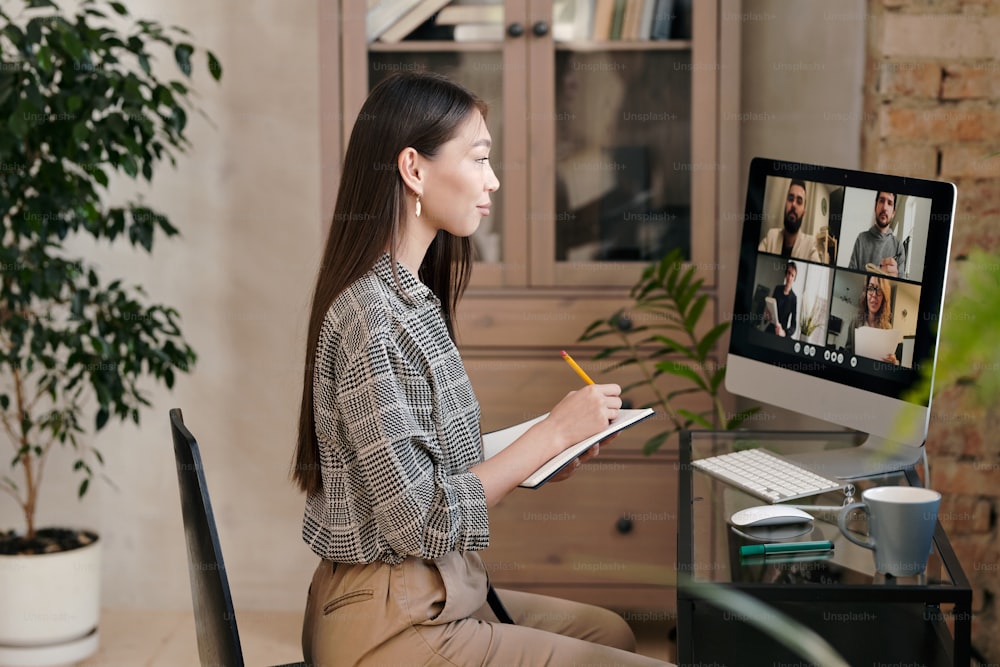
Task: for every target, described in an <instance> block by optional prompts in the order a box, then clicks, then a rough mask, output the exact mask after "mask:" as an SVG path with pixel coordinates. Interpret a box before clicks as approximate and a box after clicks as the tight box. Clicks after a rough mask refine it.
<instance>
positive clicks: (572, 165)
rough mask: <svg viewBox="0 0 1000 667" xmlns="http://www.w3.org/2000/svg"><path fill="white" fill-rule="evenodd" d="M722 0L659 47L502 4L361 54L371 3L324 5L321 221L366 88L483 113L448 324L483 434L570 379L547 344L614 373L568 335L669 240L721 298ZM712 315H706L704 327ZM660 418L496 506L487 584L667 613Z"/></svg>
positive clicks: (537, 406) (667, 476)
mask: <svg viewBox="0 0 1000 667" xmlns="http://www.w3.org/2000/svg"><path fill="white" fill-rule="evenodd" d="M723 3H724V0H719V2H718V3H717V2H712V1H705V2H702V1H701V0H699V1H698V2H694V3H691V2H684V1H683V0H677V1H676V2H675V3H674V7H675V8H678V9H675V20H677V21H678V25H679V26H686V27H682V28H679V29H676V30H675V31H674V33H673V34H672V38H670V39H663V40H655V41H654V40H650V39H632V40H626V39H617V40H610V39H596V40H595V39H593V34H591V33H588V32H580V31H579V28H577V32H572V28H566V26H561V25H559V24H560V23H561V19H560V16H559V15H558V14H555V15H554V7H553V4H554V3H553V1H552V0H530V1H529V0H506V1H504V2H503V3H502V7H503V22H502V24H501V25H502V30H500V31H499V32H498V34H497V35H496V38H495V39H494V40H492V41H461V40H456V39H454V38H453V34H452V33H449V32H448V31H447V29H437V28H435V27H434V26H433V24H431V23H427V24H425V25H423V26H422V28H421V29H420V31H419V33H415V34H413V35H411V36H410V37H408V38H405V39H402V40H400V41H394V42H384V41H380V40H375V41H371V42H369V41H368V40H367V38H366V32H365V26H366V12H367V11H368V7H369V6H370V4H371V3H370V2H368V1H367V0H341V2H339V3H338V2H335V1H333V0H321V9H320V29H321V40H320V57H321V67H320V72H321V77H322V82H321V104H322V109H321V112H322V115H321V119H322V132H323V147H322V150H323V158H322V160H323V188H324V192H323V197H324V206H326V207H327V209H326V210H327V211H332V206H333V197H334V193H335V188H336V183H337V179H338V177H339V159H338V158H339V156H341V155H342V153H343V149H344V147H345V145H346V141H347V137H348V135H349V132H350V128H351V126H352V124H353V121H354V119H355V118H356V117H357V114H358V111H359V109H360V107H361V104H362V102H363V101H364V99H365V96H366V95H367V93H368V91H369V89H370V87H371V86H372V85H374V83H375V82H376V81H377V80H379V79H381V78H383V77H384V76H385V75H387V74H389V73H392V72H395V71H399V70H413V69H423V68H426V69H430V70H434V71H438V72H441V73H444V74H446V75H448V76H450V77H452V78H454V79H456V80H458V81H460V82H462V83H464V84H466V85H467V86H469V87H470V88H471V89H472V90H474V91H475V92H476V93H477V94H479V95H480V96H482V97H484V98H485V99H486V100H487V102H488V103H489V104H490V107H491V110H490V116H489V118H488V119H487V123H488V125H489V127H490V132H491V134H492V135H493V139H494V149H493V150H492V151H491V156H490V160H491V163H492V164H493V167H494V170H495V171H496V173H497V176H498V178H499V179H500V182H501V187H500V190H499V191H498V192H497V193H496V195H495V196H494V212H493V214H492V215H491V216H490V217H489V218H487V219H486V220H484V223H483V225H482V227H481V228H480V229H479V230H478V231H477V232H476V234H475V235H474V237H473V240H474V242H475V245H476V248H477V251H478V255H479V259H480V261H478V262H477V264H476V267H475V270H474V275H473V285H472V287H471V288H470V290H469V291H468V293H467V295H466V297H465V300H464V301H463V303H462V305H461V307H460V310H459V312H458V314H457V317H458V332H459V344H460V347H461V349H462V353H463V358H464V359H465V361H466V366H467V369H468V372H469V375H470V377H471V378H472V382H473V384H474V386H475V388H476V391H477V395H478V397H479V399H480V403H481V404H482V408H483V427H484V429H486V430H492V429H495V428H500V427H503V426H507V425H510V424H511V423H514V422H517V421H522V420H524V419H527V418H529V417H532V416H536V415H537V414H539V413H541V412H544V411H546V410H548V409H549V408H550V407H551V406H552V405H553V404H554V403H555V402H556V401H558V400H559V399H560V398H561V397H562V396H563V395H564V394H565V393H566V392H567V391H569V390H571V389H573V388H575V387H576V386H577V384H578V382H579V380H578V379H577V377H576V376H575V375H574V374H573V373H572V371H571V370H570V369H569V368H568V367H566V365H565V363H564V362H562V360H561V359H560V358H559V350H560V349H568V350H570V351H571V352H573V353H574V356H576V358H577V360H578V361H579V362H581V364H582V365H584V366H585V367H587V368H588V370H591V371H593V373H592V375H594V376H595V378H596V379H598V381H605V380H614V381H619V379H620V380H621V381H626V380H627V379H628V378H627V376H625V375H621V374H619V375H618V376H613V375H608V374H606V373H604V372H603V369H602V367H601V365H599V364H596V363H594V362H591V360H590V359H591V357H592V355H593V353H594V352H595V351H596V349H597V348H596V347H593V346H592V347H590V348H588V347H584V346H579V345H577V344H576V340H577V339H578V337H579V336H580V334H581V333H582V332H583V331H584V329H585V328H586V327H587V325H589V324H590V323H591V322H592V321H594V320H595V319H597V318H601V317H606V316H608V315H610V314H611V313H612V312H614V311H615V310H616V309H617V308H619V307H620V306H621V305H622V304H623V303H624V302H625V300H626V298H627V294H628V287H630V286H631V285H632V284H634V282H635V281H636V279H637V278H638V276H639V274H640V272H641V270H642V269H643V268H644V267H645V266H646V265H648V264H649V263H650V262H652V261H653V260H656V259H658V258H659V257H661V256H662V255H663V254H664V253H665V252H667V251H669V250H670V249H671V248H673V247H678V246H679V247H681V248H683V250H684V252H685V254H686V256H687V257H688V258H689V260H690V261H691V262H692V263H693V264H694V265H695V266H696V267H697V268H698V270H699V275H700V277H701V278H703V279H704V281H705V289H706V290H707V291H708V292H709V293H710V294H712V295H713V296H714V295H715V290H716V286H717V281H716V276H717V273H718V272H717V267H718V250H717V245H718V243H717V239H718V234H719V224H718V222H717V221H718V220H719V218H720V204H719V202H720V198H719V186H720V181H722V180H725V177H726V174H725V173H724V169H722V168H720V166H719V165H720V164H721V161H720V157H719V137H720V112H719V108H720V105H719V96H720V89H721V87H722V86H724V85H731V84H730V83H729V82H728V81H727V80H726V77H724V76H723V74H724V68H723V67H722V66H721V65H720V60H719V55H718V54H719V52H720V46H721V44H720V42H721V39H720V37H719V35H720V31H721V32H723V33H724V32H725V30H724V29H723V28H724V26H723V25H722V24H723V18H722V10H721V7H722V4H723ZM555 4H556V8H555V11H557V12H558V11H561V9H560V7H561V6H562V5H560V4H559V1H558V0H557V1H556V3H555ZM593 4H597V3H593ZM601 4H604V3H601ZM612 4H613V3H612ZM635 4H638V5H641V4H643V3H642V2H641V0H637V3H635ZM684 12H687V14H686V15H685V13H684ZM566 30H569V32H566ZM588 30H589V28H588ZM553 33H555V36H554V34H553ZM417 37H421V38H419V39H418V38H417ZM733 150H735V149H733ZM715 311H716V309H708V311H706V316H705V318H704V322H703V324H704V325H705V328H706V329H707V328H708V327H710V326H711V325H712V324H714V321H713V320H714V319H715V318H716V316H717V314H716V312H715ZM605 367H606V366H605ZM627 398H629V399H630V400H632V401H633V402H634V403H635V404H636V405H639V404H641V403H642V402H643V401H644V400H646V399H647V397H642V396H628V397H627ZM658 425H660V426H662V422H661V423H659V424H658V423H657V422H656V421H655V420H650V421H649V422H648V423H644V424H641V425H639V426H637V427H635V428H634V429H631V430H629V431H627V432H626V433H624V434H622V435H621V436H619V438H618V439H617V440H616V441H615V442H614V443H613V444H612V445H610V446H608V447H606V451H604V452H603V453H602V454H601V456H600V457H599V458H598V459H596V460H595V461H593V462H592V463H590V464H588V465H587V466H585V467H584V469H583V470H582V471H581V472H579V473H578V474H577V475H576V476H575V477H574V479H573V480H571V481H570V482H567V483H560V484H551V485H547V486H545V487H543V488H542V489H540V490H538V491H525V490H519V491H516V492H515V493H513V494H512V495H511V496H510V497H508V498H507V499H506V500H505V501H504V502H503V503H502V504H501V505H500V506H499V507H497V508H496V509H495V510H494V511H493V512H492V514H491V525H492V534H493V538H492V543H493V546H491V548H490V549H489V550H488V551H487V552H486V554H485V557H486V559H487V561H488V562H489V563H490V566H491V568H492V575H493V580H494V581H495V583H496V584H497V585H499V586H519V587H531V588H535V589H540V590H545V591H550V592H556V593H558V594H560V595H564V596H567V597H572V598H576V599H582V600H588V601H591V602H598V603H602V604H606V605H610V606H621V607H625V608H628V607H637V608H643V609H661V610H664V611H666V612H670V611H672V610H673V608H674V601H673V594H672V582H673V581H674V579H673V571H674V563H675V557H676V554H675V547H674V539H675V532H676V524H675V514H676V507H675V504H676V495H677V491H676V478H677V471H676V450H675V447H676V444H675V443H674V442H673V441H670V442H668V447H667V448H665V450H664V451H661V452H660V453H658V454H657V455H655V456H652V457H647V456H643V455H642V454H641V445H642V443H643V442H644V441H645V440H646V439H647V438H648V437H650V436H651V435H653V434H654V433H656V432H657V431H656V427H657V426H658Z"/></svg>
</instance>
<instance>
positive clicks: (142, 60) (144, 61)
mask: <svg viewBox="0 0 1000 667" xmlns="http://www.w3.org/2000/svg"><path fill="white" fill-rule="evenodd" d="M138 60H139V67H141V68H142V71H143V72H145V73H146V76H149V75H150V74H151V73H152V68H151V67H150V66H149V56H148V55H146V54H145V53H140V54H139V57H138Z"/></svg>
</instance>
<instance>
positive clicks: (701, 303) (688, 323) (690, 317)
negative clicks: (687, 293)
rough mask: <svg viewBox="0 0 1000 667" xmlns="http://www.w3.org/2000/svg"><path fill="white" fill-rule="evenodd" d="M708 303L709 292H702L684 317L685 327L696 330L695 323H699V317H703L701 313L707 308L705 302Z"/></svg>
mask: <svg viewBox="0 0 1000 667" xmlns="http://www.w3.org/2000/svg"><path fill="white" fill-rule="evenodd" d="M707 303H708V295H707V294H702V295H701V296H700V297H698V298H697V299H696V300H695V302H694V304H693V305H692V306H691V310H689V311H688V314H687V316H686V317H685V318H684V328H685V329H687V330H688V331H694V330H695V325H696V324H698V319H699V318H700V317H701V313H702V312H703V311H704V310H705V304H707Z"/></svg>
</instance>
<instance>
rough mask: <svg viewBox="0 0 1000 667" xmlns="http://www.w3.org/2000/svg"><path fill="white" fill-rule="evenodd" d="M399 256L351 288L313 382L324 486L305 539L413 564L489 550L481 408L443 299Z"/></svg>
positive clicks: (351, 559)
mask: <svg viewBox="0 0 1000 667" xmlns="http://www.w3.org/2000/svg"><path fill="white" fill-rule="evenodd" d="M397 267H398V272H399V278H400V283H401V284H402V287H403V291H402V292H401V291H400V290H399V287H398V286H397V284H396V282H395V280H394V278H393V274H392V268H391V260H390V259H389V255H388V254H386V255H383V256H382V258H381V259H380V260H379V261H378V262H377V263H376V264H375V266H374V267H373V269H372V270H371V271H369V272H368V273H367V274H365V275H364V276H363V277H362V278H360V279H359V280H358V281H356V282H355V283H354V284H353V285H351V286H350V287H348V288H347V289H346V290H344V292H343V293H341V294H340V295H339V296H338V297H337V298H336V300H335V301H334V302H333V305H332V306H331V307H330V309H329V310H328V311H327V314H326V318H325V319H324V321H323V325H322V328H321V330H320V337H319V345H318V347H317V350H316V365H315V370H314V375H313V398H314V415H315V421H316V435H317V438H318V440H319V454H320V465H321V467H322V477H323V490H322V492H321V493H318V494H312V495H310V496H309V497H308V498H307V499H306V508H305V519H304V521H303V528H302V536H303V539H304V540H305V542H306V543H307V544H308V545H309V546H310V547H311V548H312V550H313V551H314V552H316V553H317V554H318V555H319V556H321V557H322V558H325V559H327V560H332V561H337V562H347V563H371V562H375V561H384V562H386V563H390V564H396V563H399V562H402V560H403V558H404V557H406V556H417V557H420V558H437V557H439V556H442V555H444V554H445V553H447V552H449V551H455V550H458V551H473V550H480V549H485V548H486V547H487V546H488V545H489V521H488V516H487V509H486V493H485V491H484V490H483V485H482V483H481V482H480V480H479V478H478V477H476V475H474V474H473V473H471V472H469V468H470V467H471V466H473V465H475V464H477V463H480V462H481V461H482V460H483V448H482V436H481V433H480V425H479V402H478V401H477V400H476V396H475V394H474V393H473V390H472V384H471V383H470V382H469V377H468V375H466V372H465V367H464V366H463V365H462V360H461V358H460V356H459V354H458V350H457V349H456V348H455V345H454V343H453V342H452V340H451V338H450V337H449V336H448V329H447V327H446V325H445V321H444V317H443V315H442V311H441V304H440V301H439V300H438V299H437V297H436V296H435V295H434V293H433V292H431V291H430V289H428V288H427V286H426V285H424V284H422V283H421V282H419V281H418V280H417V279H416V278H415V277H414V276H413V275H412V274H411V273H410V272H409V271H407V270H406V269H405V268H404V267H403V266H402V265H398V264H397Z"/></svg>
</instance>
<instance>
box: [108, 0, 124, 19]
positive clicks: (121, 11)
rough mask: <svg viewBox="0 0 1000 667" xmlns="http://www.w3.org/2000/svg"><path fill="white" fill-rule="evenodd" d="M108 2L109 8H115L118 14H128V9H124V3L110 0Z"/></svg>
mask: <svg viewBox="0 0 1000 667" xmlns="http://www.w3.org/2000/svg"><path fill="white" fill-rule="evenodd" d="M108 4H110V5H111V9H113V10H115V11H116V12H118V14H119V15H121V16H128V9H126V8H125V5H123V4H122V3H120V2H110V3H108Z"/></svg>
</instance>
